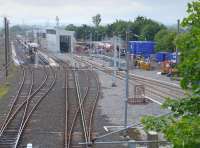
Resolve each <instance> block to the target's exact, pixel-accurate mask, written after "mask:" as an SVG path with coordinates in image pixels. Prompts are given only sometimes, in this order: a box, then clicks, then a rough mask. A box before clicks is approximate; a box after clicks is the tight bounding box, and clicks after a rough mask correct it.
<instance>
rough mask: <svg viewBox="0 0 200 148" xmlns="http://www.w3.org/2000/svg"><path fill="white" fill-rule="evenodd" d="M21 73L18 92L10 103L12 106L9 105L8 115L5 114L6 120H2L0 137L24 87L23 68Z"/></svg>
mask: <svg viewBox="0 0 200 148" xmlns="http://www.w3.org/2000/svg"><path fill="white" fill-rule="evenodd" d="M22 71H23V75H22V81H21V83H20V86H19V89H18V91H17V94H16V96H15V98H14V100H13V101H12V104H11V107H10V109H9V111H8V113H7V116H6V119H5V120H4V122H3V124H2V125H1V130H0V137H1V135H2V132H3V130H4V127H5V125H6V123H7V121H8V120H9V118H10V116H11V113H12V111H13V108H14V105H15V103H16V102H17V100H18V98H19V95H20V93H21V91H22V87H23V86H24V82H25V77H26V71H25V69H24V68H22Z"/></svg>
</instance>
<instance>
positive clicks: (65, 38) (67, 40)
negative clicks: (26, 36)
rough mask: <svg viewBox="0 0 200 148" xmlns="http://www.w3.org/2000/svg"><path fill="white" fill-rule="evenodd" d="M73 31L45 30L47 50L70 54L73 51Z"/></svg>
mask: <svg viewBox="0 0 200 148" xmlns="http://www.w3.org/2000/svg"><path fill="white" fill-rule="evenodd" d="M74 34H75V33H74V31H66V30H63V29H58V28H57V29H47V30H46V40H47V49H48V50H49V51H52V52H57V53H58V52H60V53H71V52H73V49H74V43H75V37H74Z"/></svg>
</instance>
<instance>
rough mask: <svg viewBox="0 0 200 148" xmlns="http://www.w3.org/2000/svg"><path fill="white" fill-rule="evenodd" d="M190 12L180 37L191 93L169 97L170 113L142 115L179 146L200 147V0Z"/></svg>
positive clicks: (185, 78) (182, 70)
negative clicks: (182, 96) (156, 115)
mask: <svg viewBox="0 0 200 148" xmlns="http://www.w3.org/2000/svg"><path fill="white" fill-rule="evenodd" d="M187 13H188V17H187V18H185V19H184V20H183V22H182V26H183V27H185V28H187V30H188V32H187V33H183V34H181V35H179V36H177V38H176V45H177V47H178V48H179V49H180V51H181V61H180V64H179V65H178V68H179V72H180V75H181V77H182V80H181V87H182V88H183V89H184V90H185V91H186V92H187V94H186V95H185V97H184V98H180V99H178V100H175V99H174V100H173V99H167V101H166V102H165V103H164V105H163V107H165V108H171V112H172V113H171V114H170V115H168V116H165V117H159V118H156V117H154V116H148V117H144V118H143V119H142V123H143V124H144V126H145V129H146V130H149V129H151V130H156V131H161V132H163V133H164V135H165V137H166V139H168V140H169V141H170V142H172V143H173V145H174V147H175V148H199V147H200V21H199V18H200V1H195V2H191V3H189V4H188V10H187Z"/></svg>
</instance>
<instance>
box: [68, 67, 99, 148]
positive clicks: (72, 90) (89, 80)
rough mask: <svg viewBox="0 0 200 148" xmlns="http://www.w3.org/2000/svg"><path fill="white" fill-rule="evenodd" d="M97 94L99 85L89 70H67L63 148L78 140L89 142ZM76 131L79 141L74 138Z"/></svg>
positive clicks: (95, 76)
mask: <svg viewBox="0 0 200 148" xmlns="http://www.w3.org/2000/svg"><path fill="white" fill-rule="evenodd" d="M83 78H85V79H83ZM99 93H100V84H99V81H98V77H97V75H96V74H94V73H93V72H91V71H89V70H88V71H79V70H78V69H76V70H73V71H69V70H68V72H67V74H66V101H67V103H66V120H65V121H66V123H65V125H66V127H65V148H71V147H72V146H73V145H77V142H80V140H83V141H85V142H91V139H92V136H93V134H92V133H93V126H94V125H93V120H94V114H95V109H96V105H97V102H98V98H99ZM74 94H76V96H75V98H74V99H72V98H71V96H72V95H74ZM77 131H78V132H80V131H81V137H79V138H80V139H78V140H79V141H77V139H76V138H75V135H76V133H77ZM86 147H87V146H86Z"/></svg>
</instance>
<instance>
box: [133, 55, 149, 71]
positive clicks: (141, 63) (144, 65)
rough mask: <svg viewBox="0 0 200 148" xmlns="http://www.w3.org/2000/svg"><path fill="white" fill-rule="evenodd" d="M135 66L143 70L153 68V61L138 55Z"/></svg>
mask: <svg viewBox="0 0 200 148" xmlns="http://www.w3.org/2000/svg"><path fill="white" fill-rule="evenodd" d="M135 66H137V67H138V68H140V69H143V70H151V63H150V61H149V60H145V59H144V58H143V57H137V58H136V61H135Z"/></svg>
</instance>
